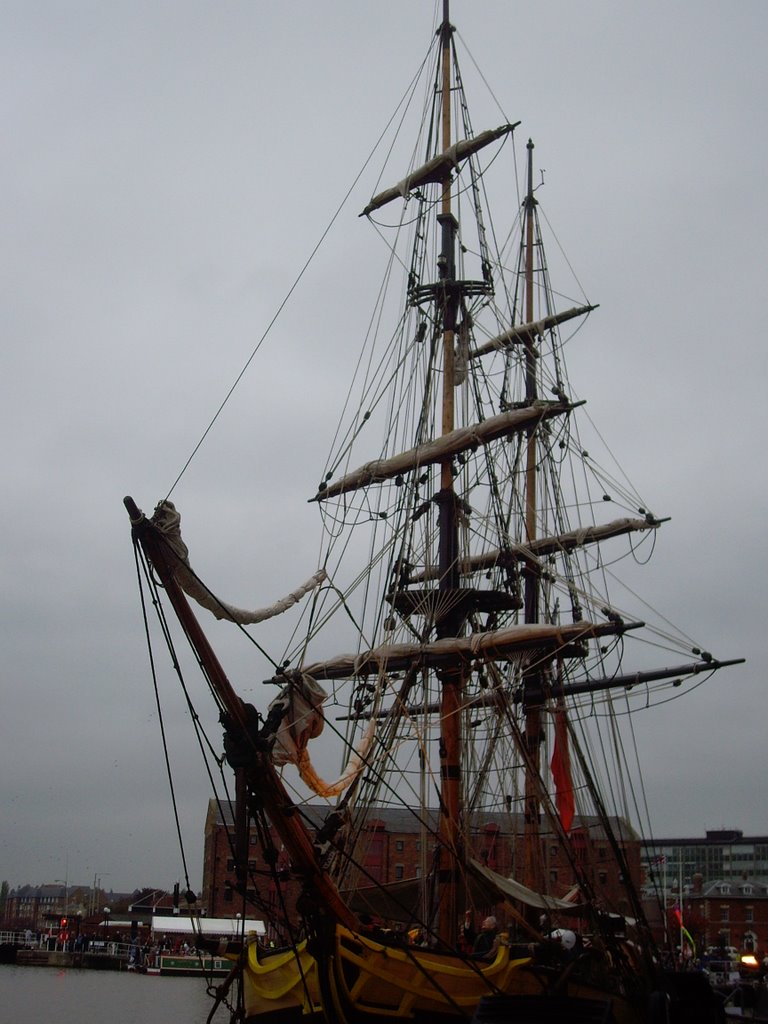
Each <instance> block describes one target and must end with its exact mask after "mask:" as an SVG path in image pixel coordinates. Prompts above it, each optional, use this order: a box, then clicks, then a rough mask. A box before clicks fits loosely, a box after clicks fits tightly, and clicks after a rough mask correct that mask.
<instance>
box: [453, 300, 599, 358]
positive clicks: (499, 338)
mask: <svg viewBox="0 0 768 1024" xmlns="http://www.w3.org/2000/svg"><path fill="white" fill-rule="evenodd" d="M593 309H597V306H572V307H571V308H570V309H564V310H563V312H562V313H551V314H550V315H549V316H545V317H543V318H542V319H541V320H530V321H529V322H528V323H525V324H518V325H517V326H516V327H510V328H509V330H507V331H504V333H503V334H497V335H496V337H495V338H490V339H489V340H488V341H485V342H483V344H482V345H478V347H477V348H473V349H472V350H471V351H470V353H469V358H470V359H477V358H478V357H479V356H484V355H486V354H487V353H488V352H497V351H498V350H499V349H502V348H509V347H510V346H511V345H520V344H524V345H533V344H534V343H535V341H536V339H537V338H539V337H540V336H541V335H542V334H544V333H545V331H550V330H551V329H552V328H553V327H557V326H558V324H564V323H565V322H566V321H568V320H573V318H574V317H577V316H584V315H585V314H586V313H591V312H592V310H593Z"/></svg>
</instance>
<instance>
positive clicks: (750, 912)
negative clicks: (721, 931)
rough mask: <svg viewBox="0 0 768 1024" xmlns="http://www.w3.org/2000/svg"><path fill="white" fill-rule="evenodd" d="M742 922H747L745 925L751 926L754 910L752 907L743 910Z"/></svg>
mask: <svg viewBox="0 0 768 1024" xmlns="http://www.w3.org/2000/svg"><path fill="white" fill-rule="evenodd" d="M744 920H745V921H746V922H747V924H752V922H753V921H754V920H755V908H754V907H747V908H746V909H745V910H744Z"/></svg>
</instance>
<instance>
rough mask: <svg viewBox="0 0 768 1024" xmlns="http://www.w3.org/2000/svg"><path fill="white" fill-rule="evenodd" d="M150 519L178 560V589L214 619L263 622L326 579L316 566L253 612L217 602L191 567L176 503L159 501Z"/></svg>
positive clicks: (241, 624) (287, 607) (245, 624)
mask: <svg viewBox="0 0 768 1024" xmlns="http://www.w3.org/2000/svg"><path fill="white" fill-rule="evenodd" d="M152 522H153V523H154V524H155V526H156V527H157V528H158V529H159V530H160V531H161V532H162V534H163V536H164V537H165V539H166V541H167V542H168V544H169V546H170V547H171V548H172V550H173V551H174V553H175V554H176V556H177V557H178V559H179V562H178V564H177V566H176V567H175V569H174V576H175V578H176V581H177V582H178V584H179V586H180V587H181V589H182V590H183V591H184V593H185V594H186V595H187V596H188V597H191V598H192V600H193V601H196V602H197V603H198V604H199V605H200V607H201V608H205V609H206V610H207V611H209V612H211V614H212V615H213V616H214V617H215V618H217V619H227V620H229V621H230V622H235V623H237V624H238V625H240V626H249V625H253V624H254V623H257V622H264V620H265V619H271V618H272V617H273V616H275V615H280V614H281V613H282V612H285V611H287V610H288V609H289V608H291V607H292V606H293V605H295V604H296V603H297V602H298V601H300V600H301V599H302V597H304V596H305V595H306V594H309V593H310V592H311V591H312V590H314V589H315V588H316V587H319V586H320V584H321V583H322V582H323V580H325V578H326V573H325V570H324V569H319V570H318V571H317V572H316V573H315V574H314V575H313V576H311V577H310V578H309V579H308V580H307V581H306V583H303V584H302V585H301V586H300V587H297V588H296V590H293V591H292V592H291V593H290V594H288V595H286V597H282V598H280V600H279V601H275V603H274V604H271V605H268V606H267V607H266V608H257V609H255V610H253V611H248V610H247V609H245V608H236V607H235V606H234V605H231V604H226V603H225V602H224V601H220V600H219V598H218V597H216V595H215V594H213V593H212V592H211V591H210V590H209V589H208V587H206V585H205V584H204V583H203V582H202V580H200V579H199V578H198V577H197V575H196V573H195V571H194V569H193V568H192V566H191V565H190V564H189V548H188V547H187V545H186V544H185V543H184V541H183V539H182V536H181V514H180V513H179V512H178V511H177V510H176V506H175V505H174V504H173V502H172V501H161V502H160V504H159V505H158V506H157V508H156V509H155V514H154V516H153V517H152Z"/></svg>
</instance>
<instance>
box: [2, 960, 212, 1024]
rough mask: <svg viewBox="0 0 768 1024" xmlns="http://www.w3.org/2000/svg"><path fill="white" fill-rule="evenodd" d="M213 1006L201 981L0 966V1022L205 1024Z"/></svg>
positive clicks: (11, 1023)
mask: <svg viewBox="0 0 768 1024" xmlns="http://www.w3.org/2000/svg"><path fill="white" fill-rule="evenodd" d="M221 982H222V979H221V978H217V979H215V983H216V984H221ZM212 1006H213V1000H211V999H210V997H209V996H207V995H206V992H205V981H204V980H203V979H201V978H161V977H159V976H157V975H147V974H132V973H128V972H127V971H76V970H59V969H57V968H55V967H14V966H10V965H7V964H0V1024H50V1022H55V1024H205V1021H206V1020H207V1018H208V1014H209V1013H210V1012H211V1007H212ZM213 1021H214V1024H228V1021H229V1013H228V1011H227V1010H226V1008H225V1007H224V1006H222V1007H221V1008H220V1009H219V1010H218V1011H217V1013H216V1016H215V1017H214V1019H213Z"/></svg>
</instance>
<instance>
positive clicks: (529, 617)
mask: <svg viewBox="0 0 768 1024" xmlns="http://www.w3.org/2000/svg"><path fill="white" fill-rule="evenodd" d="M524 205H525V319H526V322H528V323H532V322H533V321H534V319H535V301H534V210H535V206H536V199H535V198H534V194H533V142H531V140H530V139H529V140H528V188H527V192H526V197H525V204H524ZM525 396H526V400H527V402H528V403H530V404H533V402H535V401H536V399H537V398H538V382H537V379H536V350H535V348H534V338H533V337H532V336H528V337H526V339H525ZM536 430H537V427H536V425H534V426H532V427H530V428H529V430H528V437H527V442H526V453H525V533H526V543H527V544H531V543H532V542H533V541H535V540H536V535H537V525H536V516H537V512H538V509H537V499H536V460H537V445H536ZM539 590H540V587H539V575H538V573H536V572H533V571H532V570H531V568H530V567H528V568H527V569H526V571H525V588H524V601H525V622H526V623H530V624H533V623H537V622H538V621H539ZM541 690H542V687H541V672H540V670H539V669H535V670H534V671H532V672H530V673H526V675H525V677H524V681H523V705H524V714H525V745H526V770H525V804H524V835H523V879H524V882H525V884H526V885H527V886H528V887H529V888H530V889H533V890H534V891H536V892H542V891H543V877H542V866H541V851H540V848H539V847H540V838H539V833H540V829H539V814H540V808H541V783H540V766H541V742H542V715H541Z"/></svg>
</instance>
